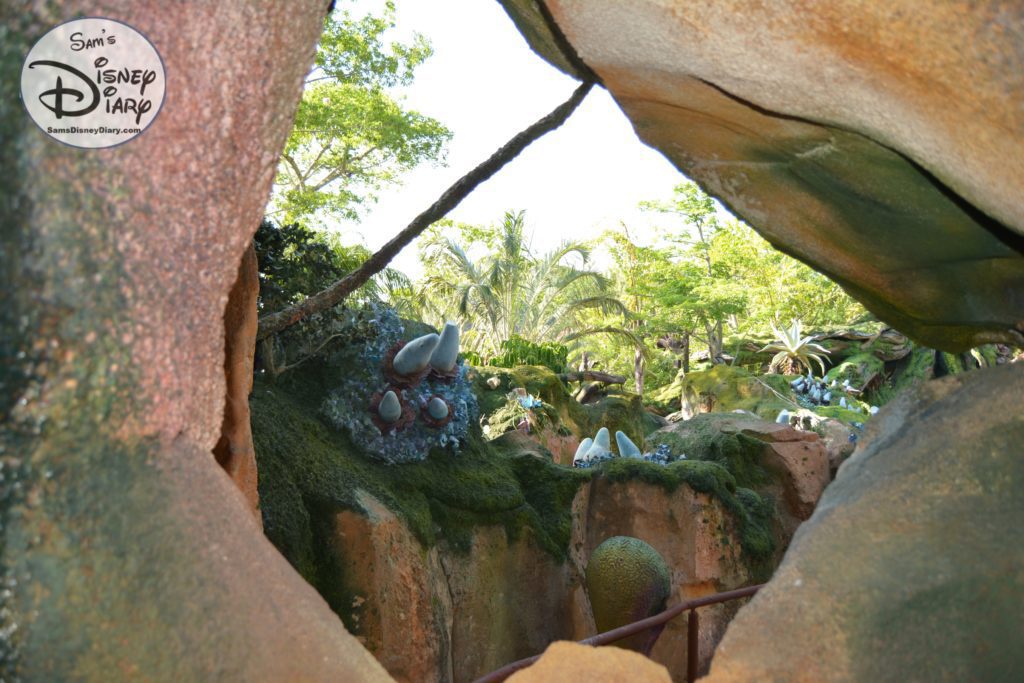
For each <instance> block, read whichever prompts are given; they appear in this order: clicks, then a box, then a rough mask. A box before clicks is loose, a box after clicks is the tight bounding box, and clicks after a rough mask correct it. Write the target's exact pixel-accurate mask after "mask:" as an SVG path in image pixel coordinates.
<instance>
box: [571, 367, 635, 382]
mask: <svg viewBox="0 0 1024 683" xmlns="http://www.w3.org/2000/svg"><path fill="white" fill-rule="evenodd" d="M558 379H560V380H562V381H563V382H603V383H604V384H625V382H626V378H625V377H623V376H622V375H610V374H608V373H607V372H597V371H596V370H584V371H582V372H563V373H562V374H560V375H559V376H558Z"/></svg>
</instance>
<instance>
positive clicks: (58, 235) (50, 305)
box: [0, 0, 388, 682]
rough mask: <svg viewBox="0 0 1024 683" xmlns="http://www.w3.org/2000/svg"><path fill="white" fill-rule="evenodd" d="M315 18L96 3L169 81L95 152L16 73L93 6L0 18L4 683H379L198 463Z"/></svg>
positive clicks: (249, 9) (308, 11)
mask: <svg viewBox="0 0 1024 683" xmlns="http://www.w3.org/2000/svg"><path fill="white" fill-rule="evenodd" d="M326 4H327V3H325V2H321V1H319V0H317V1H312V0H310V1H306V2H295V3H288V4H287V5H285V4H276V5H275V4H265V5H262V6H256V5H255V4H253V3H249V2H244V1H241V0H227V1H225V2H217V3H194V4H190V5H189V6H188V9H187V11H185V10H183V9H182V6H180V5H172V4H169V3H164V2H155V1H152V0H141V1H135V0H133V1H131V2H128V1H125V0H110V1H108V2H104V3H102V12H100V13H101V14H102V15H103V16H106V17H110V18H114V19H119V20H121V21H124V22H126V23H127V24H129V25H131V26H133V27H135V28H136V29H138V30H139V31H141V32H142V33H144V34H145V35H146V36H148V38H149V39H150V40H151V41H152V42H153V44H154V45H155V46H156V47H157V48H158V50H159V51H160V54H161V56H162V58H163V61H164V63H165V65H166V69H167V75H168V79H169V82H168V88H167V98H166V101H165V102H164V104H163V108H162V111H161V112H160V114H159V116H158V117H157V119H156V121H155V122H154V123H153V125H152V126H150V127H149V129H148V130H146V131H145V133H143V134H142V135H140V136H139V137H138V138H136V139H134V140H132V141H130V142H128V143H126V144H123V145H120V146H117V147H113V148H109V149H102V150H87V149H76V148H72V147H69V146H66V145H62V144H59V143H57V142H55V141H54V140H51V139H49V138H48V137H47V136H46V135H45V134H44V133H43V132H41V131H40V130H38V129H37V128H36V127H35V125H34V124H33V123H32V122H31V120H30V119H29V118H28V117H27V116H26V115H25V112H24V109H23V106H22V103H21V102H20V101H19V83H20V76H21V68H22V62H23V59H24V57H25V55H26V53H27V52H28V50H29V48H30V47H31V46H32V44H33V43H34V42H35V41H36V40H37V39H38V38H39V37H41V36H42V35H43V34H44V33H45V32H46V31H48V30H49V29H50V28H52V27H53V26H54V25H56V24H58V23H60V22H62V21H66V20H68V19H70V18H73V17H80V16H90V15H93V14H95V13H97V8H98V7H99V6H100V5H97V3H94V2H79V1H74V0H71V1H67V2H31V3H9V2H6V3H2V4H0V25H2V26H3V27H4V38H3V40H2V41H0V170H2V172H3V177H4V182H3V185H2V187H0V278H2V286H0V297H2V299H0V468H2V474H3V480H2V482H0V483H2V486H0V524H2V532H3V544H2V572H3V584H4V590H3V591H2V595H0V601H2V605H0V621H2V622H3V623H2V627H0V678H2V679H4V680H11V681H13V680H25V681H68V680H75V681H103V682H107V681H110V680H114V679H121V680H127V679H133V680H160V681H238V680H246V681H286V680H358V681H382V680H387V678H388V677H387V675H386V673H385V672H384V670H383V668H382V667H381V666H380V665H379V664H378V663H377V662H376V660H374V659H373V657H371V656H370V655H369V654H368V653H367V652H366V650H365V649H364V648H362V647H361V646H360V645H359V644H358V643H357V642H356V641H355V640H354V639H353V638H352V637H351V636H350V635H348V634H347V633H346V632H345V630H344V628H343V626H342V624H341V621H340V620H339V619H338V618H337V616H336V615H335V614H334V613H332V612H331V610H330V609H329V608H328V606H327V604H326V603H325V602H324V600H323V599H322V598H321V597H320V596H319V595H317V594H316V592H315V591H314V590H313V589H312V588H311V587H310V586H309V585H308V584H307V583H305V582H304V581H302V579H301V578H300V577H299V576H298V574H296V572H295V571H294V570H293V569H292V568H291V567H290V566H289V565H288V563H287V562H286V561H285V560H284V558H282V557H281V555H280V554H279V553H278V552H277V551H276V550H275V549H274V548H273V546H271V544H270V543H269V542H268V541H267V539H266V538H265V537H264V536H263V534H262V533H261V531H260V529H259V526H258V524H257V523H256V522H255V521H254V520H253V517H252V513H251V510H250V509H249V502H248V501H246V500H245V498H244V497H243V496H242V495H241V494H240V493H239V491H238V489H237V488H236V486H235V484H234V483H233V482H232V481H231V479H230V478H229V477H228V476H227V474H225V472H224V470H223V469H221V468H220V467H219V466H218V464H217V462H216V461H215V459H214V456H213V454H212V451H213V449H214V446H215V445H216V443H217V440H218V438H219V437H220V434H221V426H222V414H223V410H224V406H225V385H226V382H225V371H224V366H225V354H224V341H225V340H224V336H225V333H224V309H225V304H226V302H227V300H228V293H229V290H230V289H231V287H232V283H234V282H235V280H236V276H237V274H238V266H239V263H240V260H241V257H242V254H243V252H244V251H245V248H246V245H247V243H248V242H249V239H250V238H251V236H252V234H253V232H254V231H255V229H256V226H257V225H258V223H259V220H260V216H261V214H262V211H263V208H264V205H265V203H266V199H267V196H268V193H269V190H270V185H271V182H272V181H273V177H274V171H275V167H276V164H277V159H278V157H279V155H280V152H281V149H282V148H283V146H284V143H285V139H286V137H287V135H288V130H289V128H290V126H291V122H292V120H293V117H294V113H295V107H296V104H297V102H298V99H299V95H300V93H301V89H302V82H303V77H304V76H305V74H306V73H307V71H308V69H309V66H310V64H311V63H312V59H313V52H314V46H315V44H316V41H317V37H318V36H319V34H320V31H321V30H322V25H323V24H322V22H323V16H324V11H325V9H326Z"/></svg>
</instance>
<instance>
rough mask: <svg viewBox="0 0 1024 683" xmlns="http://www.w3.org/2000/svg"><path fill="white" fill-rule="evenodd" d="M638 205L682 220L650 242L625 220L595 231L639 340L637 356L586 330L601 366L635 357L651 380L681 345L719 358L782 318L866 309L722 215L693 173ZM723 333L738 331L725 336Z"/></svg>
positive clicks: (614, 367)
mask: <svg viewBox="0 0 1024 683" xmlns="http://www.w3.org/2000/svg"><path fill="white" fill-rule="evenodd" d="M642 206H644V208H647V209H650V210H653V211H657V212H659V213H662V214H664V215H666V216H668V217H671V218H672V219H673V220H676V221H679V224H678V227H676V228H673V229H672V230H671V231H668V232H667V233H666V234H663V236H662V239H661V241H660V242H658V243H656V244H655V245H652V246H640V245H639V244H637V242H636V240H634V239H633V238H632V237H631V236H630V234H629V230H628V229H627V228H626V227H625V226H622V228H621V229H620V230H616V231H609V232H607V233H605V234H604V235H603V236H602V238H601V242H600V244H601V246H602V248H603V249H605V250H606V251H607V252H608V253H609V254H610V255H611V256H612V258H613V260H614V268H613V269H612V273H613V280H614V285H615V291H616V292H617V293H618V296H619V298H620V299H621V300H622V301H623V302H624V303H625V304H626V306H627V308H628V309H629V312H630V317H629V321H628V322H627V328H628V329H629V330H630V331H631V332H633V334H634V336H635V337H637V338H639V339H641V340H642V341H643V347H644V349H643V351H644V353H643V357H642V359H639V358H638V356H637V353H636V349H635V347H634V346H633V345H632V344H630V343H627V342H626V340H624V339H622V338H616V337H599V338H592V339H590V340H588V342H587V347H586V350H587V351H588V354H589V356H590V357H591V358H593V359H596V360H597V362H600V363H602V364H603V368H602V369H607V370H609V371H611V372H616V373H620V374H625V375H627V376H628V375H631V374H634V375H635V372H636V369H637V368H638V367H639V368H641V370H642V371H643V374H644V376H645V377H644V382H645V383H646V385H647V386H648V387H664V386H665V385H667V384H669V383H671V382H673V381H674V378H675V376H676V373H677V370H678V367H679V365H680V364H683V361H684V360H685V361H689V360H690V359H689V357H687V358H685V359H684V358H683V354H685V353H686V349H687V348H689V350H690V351H691V352H692V351H700V352H702V353H703V352H706V353H707V357H708V359H709V360H710V361H711V362H712V363H715V362H721V361H722V360H724V359H725V357H726V356H725V354H729V353H732V354H736V353H744V354H746V356H750V355H751V353H755V352H757V349H758V348H759V347H760V346H761V344H763V343H764V341H761V342H759V343H758V344H757V345H756V346H753V347H752V348H749V349H747V348H746V346H745V345H744V343H743V341H742V340H749V339H761V340H764V339H765V337H766V336H767V334H768V332H769V331H770V330H771V328H772V325H773V324H775V322H776V321H777V320H779V319H794V318H797V317H800V318H802V320H803V321H804V322H805V323H809V324H812V325H814V326H817V327H821V326H834V327H845V326H847V325H849V324H851V323H852V322H853V321H855V320H858V319H860V318H862V317H864V315H865V311H864V309H863V308H862V307H861V306H860V305H859V304H857V303H856V302H855V301H854V300H853V299H851V298H850V297H849V296H847V295H846V293H845V292H843V290H842V289H841V288H840V287H839V286H838V285H836V284H835V283H833V282H831V281H830V280H828V278H826V277H824V276H823V275H821V274H819V273H816V272H814V271H813V270H811V269H810V268H808V267H807V266H805V265H804V264H802V263H800V262H798V261H796V260H794V259H792V258H790V257H789V256H786V255H785V254H782V253H781V252H779V251H776V250H775V249H774V248H772V246H771V245H770V244H769V243H768V242H767V241H765V240H764V239H762V238H761V237H760V236H758V235H757V233H755V232H754V231H753V230H752V229H751V228H749V227H748V226H746V225H744V224H743V223H741V222H739V221H736V220H728V219H722V218H721V216H722V215H724V212H722V211H721V210H720V209H718V208H717V207H716V206H715V204H714V202H713V200H712V199H711V198H710V197H708V196H707V195H705V194H704V193H703V192H701V191H700V189H699V188H698V187H697V186H696V185H695V184H693V183H684V184H682V185H680V186H678V187H677V188H676V189H675V192H674V195H673V198H672V200H670V201H667V202H645V203H644V204H643V205H642ZM591 324H594V325H598V324H600V320H596V321H592V322H591ZM728 337H731V338H732V339H733V340H740V341H739V342H733V344H732V346H730V343H729V341H728V339H727V338H728ZM691 342H692V344H691ZM779 351H781V349H779ZM811 351H812V352H814V350H813V349H811ZM807 360H808V361H809V362H812V363H813V362H814V361H813V360H811V359H810V358H809V357H808V358H807ZM631 371H632V372H631ZM637 379H638V378H637V377H635V376H634V384H633V386H634V388H639V384H638V383H637ZM646 393H647V394H652V393H657V392H651V391H647V392H646Z"/></svg>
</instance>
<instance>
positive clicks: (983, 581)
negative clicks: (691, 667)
mask: <svg viewBox="0 0 1024 683" xmlns="http://www.w3.org/2000/svg"><path fill="white" fill-rule="evenodd" d="M1022 395H1024V365H1022V364H1020V363H1017V364H1015V365H1009V366H1003V367H999V368H991V369H987V370H981V371H978V372H971V373H966V374H962V375H957V376H956V377H949V378H945V379H941V380H933V381H930V382H927V383H925V384H923V385H921V386H920V387H919V388H918V389H917V390H916V391H913V392H910V393H907V394H904V395H902V396H900V397H899V398H897V399H896V400H895V401H893V402H892V403H889V404H888V405H886V406H885V407H884V408H883V409H882V410H881V411H880V412H879V414H878V415H877V416H876V417H875V418H873V419H872V421H871V422H869V423H868V426H867V430H866V431H867V434H866V436H865V437H864V443H863V444H862V445H861V446H860V448H859V449H858V450H857V452H856V453H854V455H853V457H852V458H850V459H849V460H847V461H846V463H844V464H843V466H842V467H841V468H840V470H839V475H838V477H837V478H836V480H835V482H834V483H833V484H832V485H831V486H830V487H829V488H828V490H827V491H826V492H825V495H824V497H823V498H822V499H821V501H820V503H819V505H818V509H817V510H816V511H815V513H814V515H813V516H812V517H811V519H810V520H809V521H808V522H807V523H806V524H804V526H802V527H801V528H800V530H799V531H798V532H797V534H796V537H795V538H794V539H793V544H792V546H791V548H790V551H789V553H787V555H786V558H785V560H784V561H783V563H782V565H781V566H780V567H779V568H778V570H777V571H776V574H775V577H774V578H773V579H772V581H771V583H769V584H768V586H767V587H766V588H764V589H763V590H762V591H761V592H760V593H759V594H758V595H757V596H756V597H755V598H754V600H753V601H752V602H751V603H750V605H749V606H748V607H746V608H744V609H743V610H741V611H740V614H739V615H738V616H737V618H736V621H735V622H733V624H732V625H731V626H730V628H729V631H728V633H727V634H726V637H725V640H724V641H723V642H722V645H721V647H720V649H719V651H718V653H717V654H716V656H715V659H714V662H713V666H712V672H711V676H710V677H709V678H708V679H706V680H707V681H709V683H712V682H713V683H724V682H726V681H730V682H731V681H752V680H776V681H796V680H814V681H850V680H865V681H867V680H871V681H905V680H932V681H939V680H943V681H954V680H991V681H996V680H1011V679H1013V678H1014V677H1015V676H1016V672H1018V671H1020V670H1021V667H1022V665H1024V659H1022V655H1021V649H1020V634H1021V633H1022V632H1024V611H1022V610H1021V585H1022V582H1024V570H1022V567H1024V550H1022V549H1024V531H1022V527H1021V520H1022V519H1024V505H1022V503H1021V498H1020V491H1021V487H1022V486H1024V468H1022V467H1021V461H1020V444H1021V442H1022V441H1024V418H1022V415H1021V412H1020V410H1019V404H1020V397H1021V396H1022ZM993 406H996V407H998V408H996V409H993ZM769 633H771V634H773V635H772V636H771V637H766V634H769Z"/></svg>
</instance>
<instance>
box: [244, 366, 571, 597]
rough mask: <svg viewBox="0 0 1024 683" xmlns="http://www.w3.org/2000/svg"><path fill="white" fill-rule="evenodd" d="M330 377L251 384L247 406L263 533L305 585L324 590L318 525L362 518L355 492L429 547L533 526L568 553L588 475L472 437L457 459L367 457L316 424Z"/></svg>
mask: <svg viewBox="0 0 1024 683" xmlns="http://www.w3.org/2000/svg"><path fill="white" fill-rule="evenodd" d="M329 374H330V373H329V372H325V371H324V369H323V368H314V367H312V366H310V367H308V368H303V369H301V370H297V371H293V373H292V374H291V375H290V376H285V378H284V379H283V380H282V381H279V382H278V383H277V384H275V385H269V384H267V383H263V382H260V381H257V383H256V387H255V390H254V391H253V395H252V399H251V401H250V404H251V408H252V414H253V436H254V440H255V443H256V453H257V460H258V463H259V467H260V496H261V508H262V512H263V519H264V524H265V527H266V533H267V536H268V537H269V538H270V539H271V541H273V542H274V544H275V545H277V546H278V548H279V549H280V550H281V551H282V553H283V554H284V555H285V556H286V557H288V559H289V560H290V561H291V562H292V564H293V565H295V566H296V567H297V568H298V569H299V571H300V572H301V573H302V574H303V576H305V577H306V579H307V580H309V581H310V582H312V583H313V584H314V585H320V581H319V580H318V576H317V573H318V566H319V564H320V560H321V559H322V558H320V557H318V555H317V548H318V545H319V544H318V542H317V540H316V539H317V536H318V534H321V533H324V532H325V530H324V529H320V528H318V522H317V520H318V519H323V518H325V516H327V515H329V514H330V513H331V512H332V511H339V510H344V509H349V510H357V511H358V510H359V509H360V506H359V503H358V500H357V499H356V496H355V492H356V491H357V490H360V489H361V490H363V491H366V492H367V493H369V494H371V495H372V496H374V497H375V498H376V499H377V500H380V501H381V502H382V503H384V504H385V505H386V506H387V507H388V508H389V509H391V510H393V511H395V512H396V513H397V514H398V515H399V516H400V517H401V518H402V519H403V520H404V521H405V523H406V524H408V526H409V528H410V529H411V530H412V532H413V533H414V535H415V536H416V538H417V539H418V540H419V541H420V542H421V543H423V544H424V545H425V546H431V545H433V544H434V543H435V542H436V541H437V540H438V539H439V538H444V539H446V540H447V541H448V542H449V543H450V544H452V546H454V547H456V548H464V547H466V544H467V543H468V538H469V531H470V529H471V528H472V526H474V525H476V524H501V525H504V526H505V528H506V531H507V532H508V533H509V535H510V536H512V537H514V536H516V535H517V534H518V533H519V531H520V530H521V529H522V527H523V526H530V527H532V528H533V529H534V531H535V532H536V537H537V539H538V542H539V543H540V544H541V545H542V546H543V547H544V548H545V549H546V550H548V551H549V552H550V553H552V554H553V555H554V556H556V557H561V556H563V555H564V553H565V548H566V545H567V543H568V539H569V535H568V529H569V526H570V519H569V506H570V503H571V501H572V499H573V496H574V495H575V492H576V489H577V488H578V487H579V485H580V484H581V483H583V482H584V481H586V480H587V479H588V477H589V475H588V474H587V473H585V472H582V471H575V470H570V469H566V468H562V467H558V466H556V465H553V464H551V462H550V459H549V458H547V457H545V454H543V453H541V452H540V451H539V450H537V449H536V448H534V449H533V450H531V449H530V448H529V446H530V444H529V443H526V444H524V443H523V442H520V441H517V442H515V444H514V445H509V444H507V443H505V442H504V441H505V440H502V439H499V440H496V441H491V442H487V441H485V440H484V439H483V438H482V437H481V436H480V434H479V430H478V429H475V430H472V431H471V433H470V437H469V440H468V443H467V444H466V447H465V448H464V449H463V451H462V452H461V453H459V454H458V455H453V454H452V453H450V452H447V451H439V450H438V451H434V452H431V454H430V456H429V457H428V458H427V459H426V460H425V461H423V462H417V463H407V464H404V465H401V466H389V465H387V464H384V463H381V462H378V461H375V460H373V459H370V458H367V457H364V456H362V455H360V453H359V449H358V448H356V447H355V446H354V445H353V444H352V443H351V442H350V441H349V439H348V437H347V436H346V435H345V434H344V433H342V432H340V431H338V430H336V429H334V428H332V427H329V426H328V425H327V424H325V423H324V422H323V421H322V420H321V419H320V418H319V417H318V411H317V408H318V402H319V397H321V396H323V393H322V387H318V385H322V384H323V383H325V382H326V381H327V380H325V379H324V378H325V377H328V376H329ZM318 388H320V389H321V391H318Z"/></svg>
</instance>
